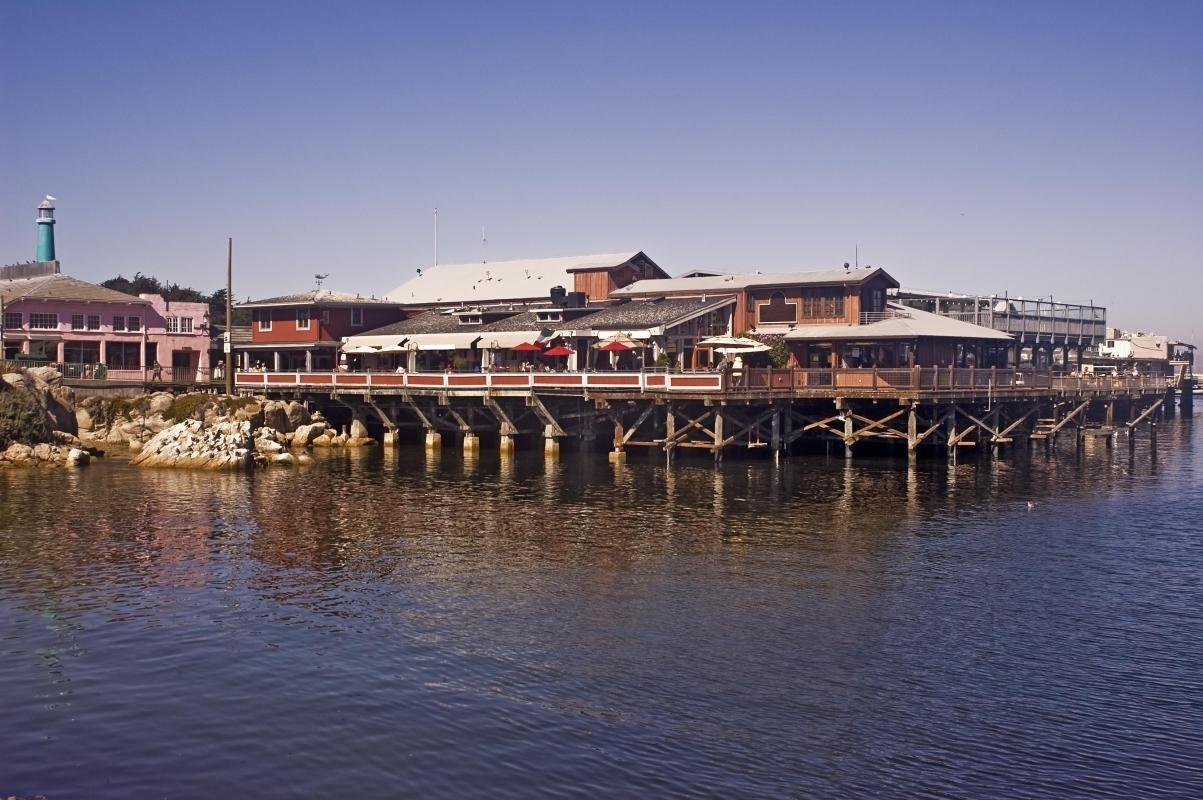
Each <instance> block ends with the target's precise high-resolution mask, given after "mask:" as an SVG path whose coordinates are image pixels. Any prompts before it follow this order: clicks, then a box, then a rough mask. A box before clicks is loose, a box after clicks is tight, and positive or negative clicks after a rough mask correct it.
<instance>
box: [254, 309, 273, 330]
mask: <svg viewBox="0 0 1203 800" xmlns="http://www.w3.org/2000/svg"><path fill="white" fill-rule="evenodd" d="M255 313H256V314H258V316H259V330H261V331H270V330H271V329H272V310H271V309H270V308H261V309H259V310H258V311H257V312H255Z"/></svg>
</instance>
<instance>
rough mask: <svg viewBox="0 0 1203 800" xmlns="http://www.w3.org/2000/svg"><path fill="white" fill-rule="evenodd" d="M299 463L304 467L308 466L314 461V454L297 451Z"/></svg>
mask: <svg viewBox="0 0 1203 800" xmlns="http://www.w3.org/2000/svg"><path fill="white" fill-rule="evenodd" d="M296 458H297V463H298V464H300V465H301V466H303V467H307V466H309V465H310V464H312V463H313V456H311V455H309V454H308V453H297V456H296Z"/></svg>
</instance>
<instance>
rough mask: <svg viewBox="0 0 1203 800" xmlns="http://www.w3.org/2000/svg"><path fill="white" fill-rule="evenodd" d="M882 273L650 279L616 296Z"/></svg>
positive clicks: (859, 277)
mask: <svg viewBox="0 0 1203 800" xmlns="http://www.w3.org/2000/svg"><path fill="white" fill-rule="evenodd" d="M878 272H883V270H881V269H880V268H878V267H873V268H871V269H853V270H845V269H825V270H816V271H812V272H745V273H741V274H731V275H707V276H701V277H696V278H651V279H648V280H642V281H635V282H634V283H632V284H631V285H629V286H624V287H622V288H621V289H617V290H615V291H613V292H611V294H613V295H614V296H615V297H624V296H630V295H656V294H670V293H676V292H698V293H701V292H721V291H736V290H739V289H746V288H748V287H749V286H787V285H795V284H808V283H809V284H829V283H859V282H860V281H863V280H865V279H866V278H868V277H869V276H871V275H875V274H877V273H878Z"/></svg>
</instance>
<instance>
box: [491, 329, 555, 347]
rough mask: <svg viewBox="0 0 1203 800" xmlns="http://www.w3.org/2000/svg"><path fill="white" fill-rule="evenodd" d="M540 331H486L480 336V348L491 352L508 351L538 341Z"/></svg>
mask: <svg viewBox="0 0 1203 800" xmlns="http://www.w3.org/2000/svg"><path fill="white" fill-rule="evenodd" d="M539 333H540V332H539V331H496V332H489V331H485V332H484V333H482V334H481V335H480V344H479V345H478V346H479V347H482V348H485V347H487V348H489V349H490V350H508V349H510V348H511V347H517V346H518V345H520V344H526V343H528V342H534V341H537V340H538V338H539Z"/></svg>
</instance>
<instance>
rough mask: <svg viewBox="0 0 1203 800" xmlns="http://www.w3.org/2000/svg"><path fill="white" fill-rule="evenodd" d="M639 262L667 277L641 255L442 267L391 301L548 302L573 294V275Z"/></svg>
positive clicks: (427, 271)
mask: <svg viewBox="0 0 1203 800" xmlns="http://www.w3.org/2000/svg"><path fill="white" fill-rule="evenodd" d="M640 259H642V260H646V262H647V263H649V264H651V266H652V267H653V268H654V269H655V270H657V271H659V272H661V273H663V270H660V268H659V267H658V266H656V265H655V263H654V262H652V261H651V259H649V258H648V257H647V256H646V255H644V254H643V253H642V252H640V251H638V250H635V251H631V252H627V253H606V254H602V255H591V256H566V257H563V258H527V259H518V260H515V261H488V262H472V263H469V264H439V265H437V266H433V267H427V268H426V269H422V270H419V272H418V274H417V275H415V276H414V277H412V278H410V279H409V280H407V281H406V282H405V283H403V284H401V285H400V286H398V287H397V288H396V289H393V290H392V291H391V292H389V293H388V297H389V298H390V299H392V300H393V301H395V302H398V303H408V304H411V305H430V304H434V303H460V302H465V303H477V302H498V301H504V300H533V299H538V298H545V297H547V296H548V295H549V294H550V292H551V289H552V287H554V286H563V287H564V288H566V289H569V290H571V289H572V286H573V283H574V281H573V278H572V273H573V272H583V271H593V270H608V269H616V268H618V267H621V266H623V265H624V264H626V263H628V262H631V261H636V260H640Z"/></svg>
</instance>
